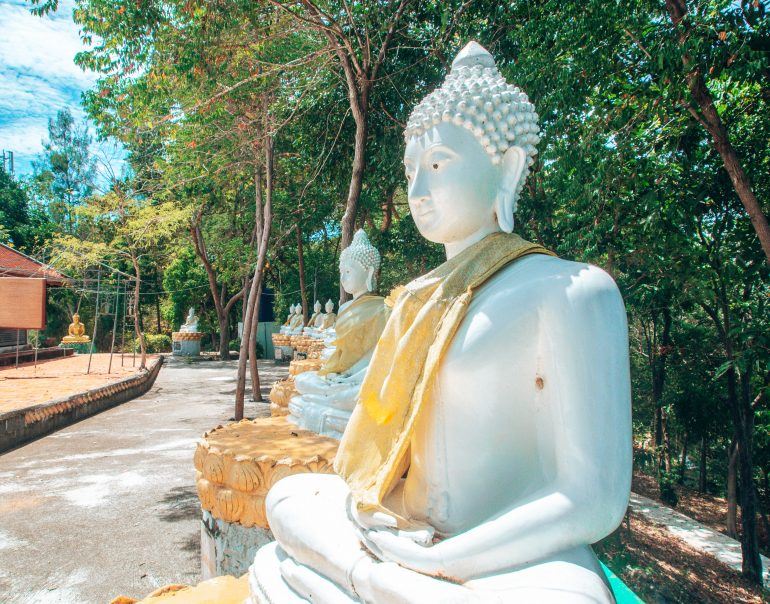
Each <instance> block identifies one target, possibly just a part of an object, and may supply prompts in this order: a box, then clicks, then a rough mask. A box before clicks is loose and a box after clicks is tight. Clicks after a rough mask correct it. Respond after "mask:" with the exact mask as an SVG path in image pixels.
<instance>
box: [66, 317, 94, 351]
mask: <svg viewBox="0 0 770 604" xmlns="http://www.w3.org/2000/svg"><path fill="white" fill-rule="evenodd" d="M61 341H62V343H63V344H82V343H85V342H90V341H91V338H89V337H88V336H87V335H86V326H85V325H83V324H82V323H81V322H80V315H79V314H78V313H75V314H74V315H72V323H70V324H69V328H68V329H67V335H66V336H64V337H63V338H62V340H61Z"/></svg>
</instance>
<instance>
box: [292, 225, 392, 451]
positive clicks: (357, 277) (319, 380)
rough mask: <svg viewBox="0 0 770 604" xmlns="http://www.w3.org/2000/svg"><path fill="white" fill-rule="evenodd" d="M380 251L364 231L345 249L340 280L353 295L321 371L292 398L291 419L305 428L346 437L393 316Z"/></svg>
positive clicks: (302, 378)
mask: <svg viewBox="0 0 770 604" xmlns="http://www.w3.org/2000/svg"><path fill="white" fill-rule="evenodd" d="M379 268H380V253H379V252H378V251H377V248H375V247H374V246H373V245H372V244H371V243H369V239H368V238H367V237H366V233H364V231H363V230H359V231H358V232H357V233H356V234H355V235H354V237H353V241H352V243H351V244H350V246H348V247H347V248H345V249H344V250H342V253H341V254H340V282H341V284H342V287H343V288H344V289H345V291H346V292H348V293H349V294H351V295H352V296H353V299H352V300H351V301H349V302H346V303H345V304H343V305H342V306H341V307H340V313H339V317H338V318H337V321H336V324H335V328H334V329H335V336H334V341H333V342H331V347H332V348H333V350H332V351H331V353H330V355H329V356H328V358H327V359H326V362H325V363H324V365H323V366H322V367H321V369H320V370H319V371H317V372H316V371H307V372H305V373H303V374H301V375H298V376H297V378H296V379H295V382H294V387H295V388H296V390H297V392H299V394H298V395H296V396H294V397H292V399H291V402H290V403H289V414H290V415H289V421H291V422H293V423H295V424H297V425H298V426H299V427H300V428H304V429H306V430H312V431H314V432H318V433H319V434H323V435H325V436H332V437H334V438H340V437H341V436H342V432H343V431H344V430H345V425H347V422H348V419H349V418H350V414H351V412H352V411H353V407H354V406H355V404H356V400H357V398H358V391H359V389H360V387H361V383H362V382H363V380H364V375H365V374H366V369H367V367H368V366H369V361H370V360H371V358H372V352H373V350H374V347H375V345H376V344H377V340H378V339H379V337H380V334H381V333H382V330H383V329H384V328H385V322H386V321H387V319H388V316H389V315H390V308H389V307H388V306H386V304H385V299H384V298H383V297H382V296H377V295H374V294H373V293H372V292H373V291H375V290H376V288H377V277H376V275H377V271H378V270H379Z"/></svg>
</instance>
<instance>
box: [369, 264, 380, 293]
mask: <svg viewBox="0 0 770 604" xmlns="http://www.w3.org/2000/svg"><path fill="white" fill-rule="evenodd" d="M376 287H377V279H376V277H375V275H374V268H373V267H369V268H368V269H367V270H366V289H367V290H368V291H370V292H373V291H374V290H375V288H376Z"/></svg>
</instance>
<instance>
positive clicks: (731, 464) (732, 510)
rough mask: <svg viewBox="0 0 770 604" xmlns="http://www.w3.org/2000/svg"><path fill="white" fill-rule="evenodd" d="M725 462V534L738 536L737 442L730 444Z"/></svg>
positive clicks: (733, 536) (734, 537)
mask: <svg viewBox="0 0 770 604" xmlns="http://www.w3.org/2000/svg"><path fill="white" fill-rule="evenodd" d="M728 455H729V458H728V462H727V536H728V537H732V538H733V539H737V538H738V443H737V441H736V440H735V439H733V442H732V443H731V444H730V450H729V451H728Z"/></svg>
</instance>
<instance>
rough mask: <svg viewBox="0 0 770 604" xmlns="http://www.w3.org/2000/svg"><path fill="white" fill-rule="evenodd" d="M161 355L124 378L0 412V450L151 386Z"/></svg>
mask: <svg viewBox="0 0 770 604" xmlns="http://www.w3.org/2000/svg"><path fill="white" fill-rule="evenodd" d="M162 364H163V357H162V356H159V357H158V358H157V359H155V360H154V361H151V363H150V366H149V367H148V368H147V369H145V370H143V371H140V372H138V373H137V374H134V375H132V376H129V377H127V378H123V379H122V380H119V381H117V382H112V383H111V384H105V385H104V386H99V387H98V388H92V389H91V390H86V391H85V392H81V393H79V394H73V395H72V396H67V397H64V398H60V399H54V400H52V401H48V402H45V403H41V404H39V405H34V406H32V407H25V408H23V409H16V410H14V411H9V412H8V413H2V414H0V453H2V452H4V451H7V450H9V449H12V448H13V447H17V446H18V445H21V444H23V443H26V442H29V441H31V440H34V439H36V438H40V437H41V436H45V435H46V434H50V433H51V432H54V431H55V430H59V429H61V428H64V427H65V426H69V425H70V424H74V423H75V422H77V421H80V420H81V419H85V418H86V417H90V416H91V415H95V414H96V413H99V412H101V411H104V410H105V409H109V408H110V407H114V406H116V405H119V404H121V403H125V402H126V401H130V400H131V399H133V398H136V397H137V396H141V395H142V394H144V393H145V392H147V391H148V390H149V389H150V388H152V385H153V383H154V382H155V378H156V377H158V372H159V371H160V366H161V365H162Z"/></svg>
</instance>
